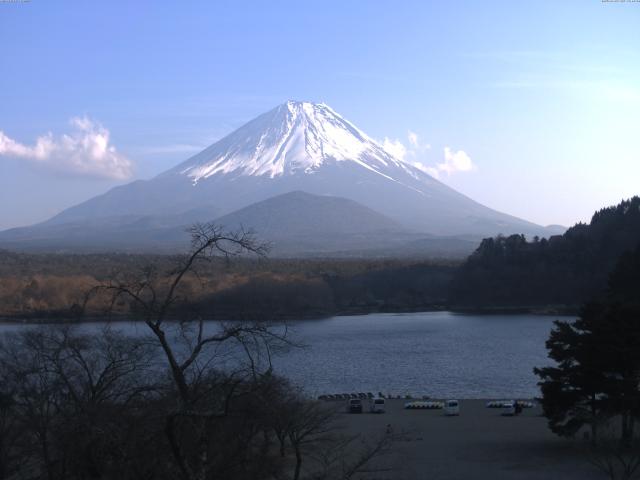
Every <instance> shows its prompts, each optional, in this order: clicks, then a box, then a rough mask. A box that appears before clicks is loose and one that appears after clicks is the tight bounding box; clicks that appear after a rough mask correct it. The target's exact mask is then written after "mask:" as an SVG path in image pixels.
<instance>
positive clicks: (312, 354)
mask: <svg viewBox="0 0 640 480" xmlns="http://www.w3.org/2000/svg"><path fill="white" fill-rule="evenodd" d="M555 318H558V317H548V316H540V315H469V314H454V313H450V312H429V313H407V314H374V315H359V316H348V317H332V318H328V319H323V320H304V321H296V322H291V323H290V325H289V328H290V332H291V334H292V335H293V339H294V340H296V341H298V342H300V343H303V344H304V345H306V346H305V347H303V348H296V349H292V350H291V351H289V352H287V353H285V354H283V355H282V356H279V357H276V358H275V359H274V361H273V363H274V368H275V371H276V372H278V373H280V374H283V375H285V376H287V377H288V378H290V379H291V380H293V381H294V382H295V383H296V384H298V385H300V386H301V387H302V388H303V389H304V390H305V391H306V392H308V393H309V394H312V395H319V394H327V393H350V392H374V393H377V392H379V391H381V392H383V393H384V394H389V393H391V394H394V395H405V394H412V395H419V396H421V395H429V396H432V397H437V398H443V397H456V398H499V397H507V398H511V397H521V398H531V397H534V396H537V395H539V391H538V387H537V385H536V382H537V378H536V376H535V375H534V374H533V371H532V369H533V367H534V366H544V365H549V364H550V360H549V359H548V358H547V354H546V350H545V345H544V344H545V340H546V339H547V337H548V335H549V331H550V329H551V328H552V322H553V320H554V319H555ZM117 326H118V328H122V329H124V330H126V331H128V332H129V333H138V334H139V333H140V332H144V331H145V330H144V329H145V327H144V326H143V325H134V324H132V323H124V324H122V323H119V324H117ZM99 327H100V324H88V325H87V326H84V327H83V328H87V329H96V330H97V329H98V328H99ZM20 328H24V327H23V326H20V325H15V324H5V325H0V332H3V331H10V330H16V329H20Z"/></svg>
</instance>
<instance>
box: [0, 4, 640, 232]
mask: <svg viewBox="0 0 640 480" xmlns="http://www.w3.org/2000/svg"><path fill="white" fill-rule="evenodd" d="M0 72H1V75H0V105H1V108H0V131H1V132H2V136H0V228H8V227H12V226H17V225H25V224H30V223H33V222H36V221H40V220H44V219H46V218H48V217H50V216H51V215H53V214H55V213H57V212H59V211H60V210H62V209H64V208H66V207H68V206H71V205H73V204H75V203H78V202H80V201H82V200H85V199H87V198H90V197H92V196H94V195H96V194H100V193H102V192H104V191H106V190H107V189H109V188H110V187H112V186H114V185H117V184H120V183H123V182H126V181H130V180H132V179H136V178H149V177H152V176H153V175H155V174H157V173H159V172H161V171H163V170H165V169H167V168H169V167H171V166H173V165H175V164H176V163H178V162H180V161H182V160H184V159H186V158H188V157H189V156H190V155H192V154H194V153H196V152H197V151H198V150H199V149H201V148H203V147H205V146H207V145H209V144H211V143H213V142H214V141H216V140H217V139H220V138H221V137H222V136H224V135H225V134H226V133H229V132H230V131H232V130H233V129H234V128H236V127H239V126H240V125H242V124H243V123H245V122H246V121H248V120H250V119H251V118H253V117H255V116H256V115H258V114H260V113H262V112H264V111H266V110H269V109H271V108H273V107H274V106H276V105H278V104H280V103H283V102H284V101H286V100H287V99H297V100H310V101H324V102H326V103H328V104H329V105H330V106H332V107H333V108H334V109H335V110H336V111H338V112H339V113H341V114H342V115H343V116H344V117H346V118H347V119H349V120H351V121H352V122H353V123H355V124H356V125H357V126H358V127H360V128H361V129H362V130H364V131H365V132H367V133H368V134H369V135H370V136H372V137H374V138H377V139H379V140H381V141H383V140H384V139H385V138H387V140H388V143H393V144H395V145H396V146H397V145H398V144H397V143H396V142H400V143H401V144H402V145H403V146H404V150H405V151H404V155H405V156H406V158H407V159H408V160H410V161H414V162H419V163H421V164H422V165H424V166H426V167H428V168H431V169H434V168H437V165H443V162H444V158H445V148H449V152H453V154H455V153H456V152H457V153H460V152H464V154H466V156H468V158H469V159H470V160H471V162H472V165H473V168H472V169H470V170H468V169H467V171H456V170H455V169H453V170H441V171H440V179H441V180H442V181H444V182H445V183H447V184H449V185H450V186H452V187H454V188H456V189H458V190H459V191H461V192H462V193H465V194H467V195H469V196H470V197H472V198H474V199H476V200H478V201H480V202H481V203H484V204H486V205H488V206H490V207H493V208H496V209H498V210H501V211H504V212H507V213H510V214H513V215H517V216H520V217H523V218H526V219H528V220H532V221H535V222H538V223H541V224H551V223H561V224H565V225H570V224H573V223H575V222H576V221H579V220H583V221H584V220H588V219H589V218H590V215H591V213H592V212H593V211H594V210H596V209H598V208H600V207H603V206H605V205H608V204H612V203H616V202H618V201H619V200H620V199H622V198H624V197H629V196H631V195H634V194H638V193H640V188H639V185H640V182H639V180H640V134H638V125H640V3H636V2H616V3H613V2H601V1H600V0H581V1H569V0H567V1H562V2H557V1H548V2H545V1H535V2H515V1H509V2H506V1H505V2H492V1H484V2H475V1H468V2H463V1H460V2H441V1H434V2H427V1H416V2H400V1H398V2H390V1H387V2H375V1H361V2H358V1H351V2H343V1H342V2H330V1H322V2H285V1H271V2H258V1H256V2H238V1H235V2H201V3H198V2H175V1H171V2H169V1H167V2H159V1H153V2H144V1H139V2H124V1H113V2H71V1H69V2H62V1H60V2H47V1H44V0H31V1H30V2H23V3H19V2H11V3H0ZM49 132H51V137H46V135H47V134H48V133H49ZM409 132H412V133H414V134H415V135H417V139H418V141H417V143H416V142H415V141H413V142H412V141H411V140H415V138H416V137H412V139H410V138H409ZM43 135H44V136H45V137H44V140H41V141H40V143H38V138H39V137H42V136H43ZM47 139H48V140H47ZM47 141H48V142H49V143H47ZM52 145H53V146H52ZM105 147H106V148H105ZM38 149H39V150H38ZM95 149H98V150H99V152H98V153H96V151H97V150H95ZM462 170H465V169H462Z"/></svg>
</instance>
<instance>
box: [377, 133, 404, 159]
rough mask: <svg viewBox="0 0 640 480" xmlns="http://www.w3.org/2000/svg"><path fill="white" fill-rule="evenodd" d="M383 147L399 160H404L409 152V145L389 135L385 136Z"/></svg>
mask: <svg viewBox="0 0 640 480" xmlns="http://www.w3.org/2000/svg"><path fill="white" fill-rule="evenodd" d="M382 148H384V149H385V151H386V152H387V153H388V154H390V155H392V156H394V157H395V158H397V159H398V160H404V157H405V156H406V154H407V147H405V146H404V144H403V143H402V142H401V141H400V140H390V139H388V138H387V137H384V141H383V142H382Z"/></svg>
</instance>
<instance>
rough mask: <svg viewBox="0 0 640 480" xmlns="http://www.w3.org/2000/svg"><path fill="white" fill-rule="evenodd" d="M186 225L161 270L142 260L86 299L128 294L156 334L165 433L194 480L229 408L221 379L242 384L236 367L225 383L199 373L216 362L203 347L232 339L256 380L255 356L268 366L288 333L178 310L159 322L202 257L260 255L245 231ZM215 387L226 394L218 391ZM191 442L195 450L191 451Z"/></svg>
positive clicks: (184, 302) (180, 305)
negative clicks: (187, 244)
mask: <svg viewBox="0 0 640 480" xmlns="http://www.w3.org/2000/svg"><path fill="white" fill-rule="evenodd" d="M190 233H191V236H192V242H191V250H190V252H189V254H187V255H186V256H184V257H182V258H180V259H179V262H178V264H177V266H176V268H175V269H173V270H172V271H170V272H168V273H167V274H166V275H160V274H159V273H158V272H157V271H156V270H155V269H154V268H146V269H145V270H144V271H143V272H142V274H141V276H140V277H139V278H135V279H130V278H129V279H114V280H113V281H111V282H109V283H108V284H105V285H100V286H98V287H96V288H94V289H93V290H92V291H91V292H90V294H89V295H88V296H87V300H89V299H90V298H91V295H92V294H95V293H98V292H107V293H108V294H110V296H111V300H110V305H111V306H114V305H116V304H117V303H118V302H119V301H122V300H125V301H127V302H129V303H130V305H131V310H132V312H135V313H136V314H137V315H138V316H140V317H141V318H142V320H143V321H144V323H145V324H146V326H147V327H148V328H149V331H150V332H151V333H152V334H153V336H154V337H155V339H156V340H157V342H158V344H159V346H160V348H161V350H162V352H163V355H164V358H165V360H166V363H167V366H168V370H169V372H170V375H171V379H172V382H173V385H174V387H175V389H176V392H177V399H178V403H177V405H176V407H175V408H174V409H173V410H172V411H171V412H169V413H168V414H167V416H166V419H165V434H166V437H167V440H168V442H169V445H170V446H171V451H172V454H173V456H174V458H175V460H176V463H177V465H178V467H179V471H180V474H181V476H182V477H183V478H185V479H189V480H191V479H196V480H200V479H204V478H205V477H208V478H211V475H212V473H211V472H209V470H208V467H207V466H208V464H209V463H210V458H211V457H210V454H211V442H210V438H211V436H212V434H211V430H212V428H214V424H215V420H216V419H220V418H224V417H226V416H228V415H229V409H228V406H229V396H230V395H233V394H236V393H238V392H237V389H234V388H231V389H230V390H229V389H228V388H226V387H229V386H230V385H232V384H233V381H231V380H230V379H235V380H234V381H235V382H236V383H235V385H236V387H239V386H240V385H244V382H245V380H246V379H247V376H246V375H245V376H243V375H242V374H241V373H242V372H236V373H238V375H231V377H226V378H227V381H229V382H230V383H229V384H227V385H226V386H225V388H222V389H221V388H219V387H220V385H216V384H215V382H213V383H212V382H211V381H210V380H211V377H208V376H207V375H206V373H207V372H209V371H211V370H216V369H217V368H219V367H220V366H219V365H218V364H217V363H216V362H215V355H213V354H212V353H211V349H210V347H212V349H213V350H214V351H215V348H216V347H218V346H221V345H223V344H225V343H226V342H229V341H235V343H236V344H237V345H238V346H239V347H240V348H241V351H243V352H244V353H245V354H246V357H245V358H246V359H247V360H248V365H247V368H246V371H245V373H246V374H247V375H248V376H249V377H250V379H252V380H253V381H256V380H257V379H258V377H259V375H261V374H262V373H264V372H262V371H259V366H260V364H259V360H261V359H265V358H266V365H267V366H266V371H270V361H271V352H272V350H273V349H275V348H278V347H280V346H283V345H286V344H287V343H288V339H287V332H286V328H284V329H277V330H274V329H273V328H272V325H270V324H269V323H268V322H250V323H247V322H217V323H216V324H215V326H216V327H217V328H215V329H213V330H211V329H210V328H208V326H207V325H205V322H204V319H203V318H202V316H196V317H194V318H185V317H184V316H182V318H181V319H180V321H179V322H169V324H168V323H167V321H168V320H174V319H175V318H176V316H177V315H176V312H177V311H179V310H180V309H182V315H184V311H185V310H187V309H188V306H189V299H188V298H187V296H186V295H184V294H183V293H182V291H181V285H182V283H183V281H184V280H185V278H187V277H188V276H195V277H198V276H199V266H200V265H201V264H202V263H203V262H208V261H210V260H211V259H212V258H213V257H220V256H222V257H224V258H227V259H229V258H231V257H234V256H238V255H242V254H252V255H257V256H263V255H265V254H266V252H267V246H266V245H265V244H261V243H259V242H257V241H256V239H255V237H254V235H253V234H252V232H250V231H245V230H241V231H239V232H226V231H224V230H223V229H222V228H221V227H220V226H217V225H215V224H212V223H207V224H197V225H195V226H193V227H192V228H191V229H190ZM85 306H86V302H85ZM176 330H177V332H176ZM172 333H177V334H176V335H175V336H176V338H177V340H176V341H172V339H171V338H170V337H171V334H172ZM223 391H225V392H226V394H225V395H226V397H225V395H220V392H223ZM185 431H188V432H189V433H188V435H189V436H191V437H192V438H196V441H195V442H194V444H192V445H191V446H190V450H191V451H190V452H187V451H185V449H184V448H183V443H184V442H183V441H182V440H181V438H184V437H185V435H186V434H185ZM190 443H191V442H190ZM194 449H195V450H197V453H196V454H193V452H192V451H193V450H194Z"/></svg>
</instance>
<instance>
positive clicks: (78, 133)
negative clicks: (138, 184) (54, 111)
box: [0, 117, 133, 180]
mask: <svg viewBox="0 0 640 480" xmlns="http://www.w3.org/2000/svg"><path fill="white" fill-rule="evenodd" d="M70 123H71V125H72V127H73V129H74V130H73V131H72V132H71V133H69V134H68V135H67V134H65V135H62V136H60V137H58V138H56V137H54V136H53V134H51V133H50V132H49V133H47V134H46V135H43V136H41V137H38V138H37V140H36V143H35V144H34V145H32V146H29V145H23V144H21V143H19V142H16V141H15V140H13V139H12V138H9V137H8V136H7V135H5V133H4V132H2V131H0V156H6V157H14V158H22V159H25V160H28V161H31V162H33V163H35V164H38V165H42V166H45V167H48V168H51V169H54V170H57V171H62V172H65V173H71V174H74V175H84V176H91V177H102V178H112V179H117V180H124V179H127V178H129V177H131V174H132V167H133V165H132V163H131V161H129V159H127V158H126V157H125V156H124V155H122V154H120V153H118V152H117V151H116V148H115V147H114V146H113V145H110V144H109V135H110V134H109V130H107V129H106V128H104V127H103V126H102V125H100V124H99V123H97V122H93V121H92V120H91V119H89V118H87V117H78V118H72V119H71V122H70Z"/></svg>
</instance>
